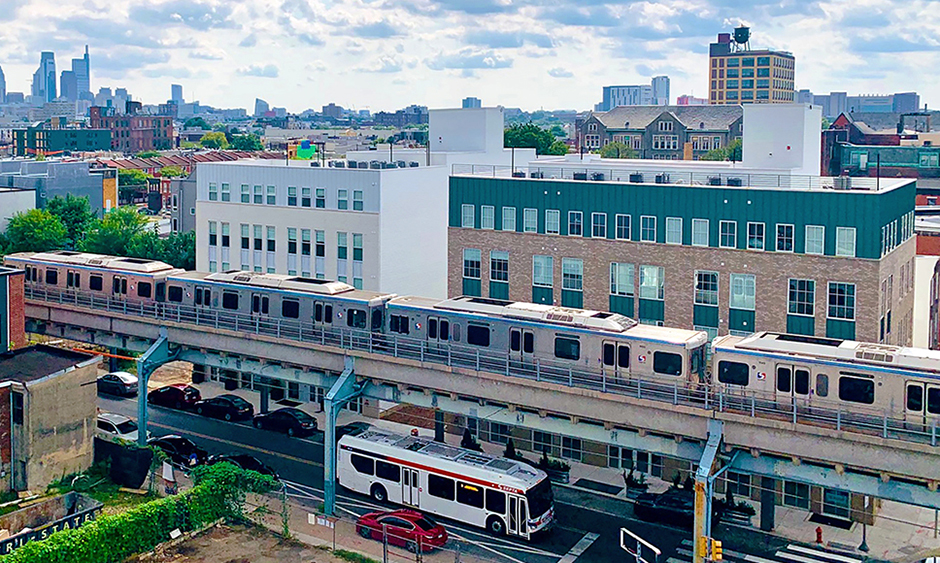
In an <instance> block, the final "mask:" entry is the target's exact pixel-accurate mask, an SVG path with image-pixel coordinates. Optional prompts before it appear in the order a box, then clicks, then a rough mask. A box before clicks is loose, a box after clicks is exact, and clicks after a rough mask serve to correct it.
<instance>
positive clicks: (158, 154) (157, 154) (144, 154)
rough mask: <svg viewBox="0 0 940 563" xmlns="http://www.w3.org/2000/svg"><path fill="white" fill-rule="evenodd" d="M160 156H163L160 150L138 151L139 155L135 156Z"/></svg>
mask: <svg viewBox="0 0 940 563" xmlns="http://www.w3.org/2000/svg"><path fill="white" fill-rule="evenodd" d="M158 156H161V155H160V151H143V152H139V153H137V156H136V157H135V158H155V157H158Z"/></svg>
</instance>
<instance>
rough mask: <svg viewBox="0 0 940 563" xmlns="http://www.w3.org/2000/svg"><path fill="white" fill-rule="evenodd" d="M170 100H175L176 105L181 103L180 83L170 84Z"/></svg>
mask: <svg viewBox="0 0 940 563" xmlns="http://www.w3.org/2000/svg"><path fill="white" fill-rule="evenodd" d="M170 101H173V102H176V105H179V104H182V103H183V86H182V84H170Z"/></svg>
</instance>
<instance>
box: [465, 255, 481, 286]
mask: <svg viewBox="0 0 940 563" xmlns="http://www.w3.org/2000/svg"><path fill="white" fill-rule="evenodd" d="M480 254H481V253H480V250H479V249H476V248H465V249H463V277H465V278H470V279H475V280H478V279H480V268H481V266H480V261H481V258H480Z"/></svg>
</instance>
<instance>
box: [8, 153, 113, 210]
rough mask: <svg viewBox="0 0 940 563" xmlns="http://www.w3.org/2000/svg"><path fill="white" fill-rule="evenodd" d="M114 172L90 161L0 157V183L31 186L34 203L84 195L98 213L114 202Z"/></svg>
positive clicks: (44, 202)
mask: <svg viewBox="0 0 940 563" xmlns="http://www.w3.org/2000/svg"><path fill="white" fill-rule="evenodd" d="M116 177H117V175H116V172H115V171H114V170H108V169H103V170H99V169H92V168H91V163H90V162H87V161H81V162H60V161H55V160H45V161H35V160H7V161H0V187H6V188H17V189H20V190H30V193H31V194H32V196H33V198H34V206H35V207H37V208H40V209H43V208H45V206H46V202H48V201H49V200H50V199H52V198H54V197H56V196H59V197H65V196H66V195H72V196H74V197H87V198H88V203H89V205H90V206H91V210H92V212H94V213H95V214H97V215H98V216H99V217H101V216H102V215H103V213H104V212H105V211H106V210H108V209H111V208H112V207H115V206H116V205H117V182H116Z"/></svg>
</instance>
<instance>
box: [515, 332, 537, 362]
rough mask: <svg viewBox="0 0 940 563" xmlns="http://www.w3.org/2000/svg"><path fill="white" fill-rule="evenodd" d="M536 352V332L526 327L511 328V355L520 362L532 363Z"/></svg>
mask: <svg viewBox="0 0 940 563" xmlns="http://www.w3.org/2000/svg"><path fill="white" fill-rule="evenodd" d="M533 354H535V334H534V333H533V332H532V331H531V330H529V329H525V328H515V327H513V328H510V329H509V357H510V359H512V360H515V361H517V362H519V363H520V364H523V365H525V364H531V363H533V362H532V356H533Z"/></svg>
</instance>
